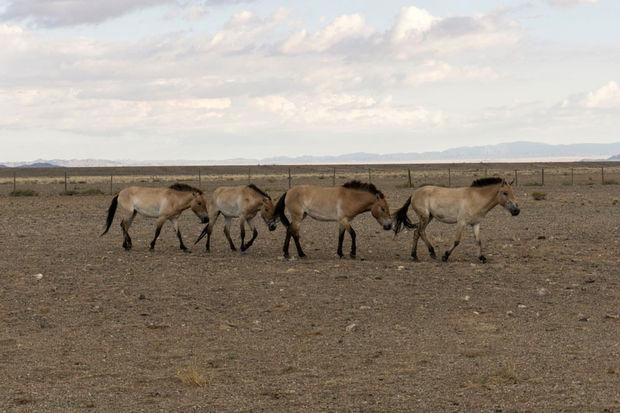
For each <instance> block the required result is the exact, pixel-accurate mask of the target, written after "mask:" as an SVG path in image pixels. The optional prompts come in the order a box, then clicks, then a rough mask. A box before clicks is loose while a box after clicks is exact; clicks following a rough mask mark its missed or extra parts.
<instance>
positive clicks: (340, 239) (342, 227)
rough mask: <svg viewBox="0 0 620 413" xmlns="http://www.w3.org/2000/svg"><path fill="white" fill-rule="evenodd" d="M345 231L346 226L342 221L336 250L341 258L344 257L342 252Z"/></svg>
mask: <svg viewBox="0 0 620 413" xmlns="http://www.w3.org/2000/svg"><path fill="white" fill-rule="evenodd" d="M345 231H346V228H345V226H344V224H342V223H340V225H339V226H338V250H337V251H336V253H337V254H338V256H339V257H340V258H342V257H344V254H343V253H342V243H343V242H344V233H345Z"/></svg>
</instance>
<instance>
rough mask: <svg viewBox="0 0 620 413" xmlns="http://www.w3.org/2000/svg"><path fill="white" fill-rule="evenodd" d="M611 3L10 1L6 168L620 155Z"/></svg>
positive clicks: (4, 74)
mask: <svg viewBox="0 0 620 413" xmlns="http://www.w3.org/2000/svg"><path fill="white" fill-rule="evenodd" d="M618 16H620V2H619V1H616V0H529V1H519V0H516V1H508V0H505V1H486V0H480V1H454V0H445V1H440V0H417V1H416V0H409V1H400V0H382V1H376V0H375V1H369V0H340V1H333V0H313V1H312V2H309V1H295V0H294V1H278V0H253V1H252V0H247V1H244V0H106V1H105V2H104V1H99V2H93V1H90V0H71V1H67V0H0V162H1V161H7V162H12V161H28V160H34V159H83V158H97V159H114V160H121V159H132V160H173V159H183V160H209V159H213V160H221V159H230V158H265V157H271V156H282V155H288V156H299V155H337V154H344V153H353V152H374V153H396V152H423V151H431V150H443V149H447V148H451V147H456V146H475V145H487V144H496V143H503V142H511V141H522V140H528V141H536V142H545V143H552V144H554V143H577V142H580V143H581V142H617V141H620V132H619V130H620V128H619V125H620V25H619V24H618V22H617V17H618Z"/></svg>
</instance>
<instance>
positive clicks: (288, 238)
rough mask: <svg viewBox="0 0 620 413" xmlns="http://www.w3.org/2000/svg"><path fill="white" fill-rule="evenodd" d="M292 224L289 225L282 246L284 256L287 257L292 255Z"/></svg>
mask: <svg viewBox="0 0 620 413" xmlns="http://www.w3.org/2000/svg"><path fill="white" fill-rule="evenodd" d="M291 235H292V232H291V226H290V225H289V226H288V228H286V238H284V245H283V246H282V252H283V253H284V258H285V259H287V260H288V259H289V258H290V257H291V256H290V254H289V252H288V251H289V245H290V244H291Z"/></svg>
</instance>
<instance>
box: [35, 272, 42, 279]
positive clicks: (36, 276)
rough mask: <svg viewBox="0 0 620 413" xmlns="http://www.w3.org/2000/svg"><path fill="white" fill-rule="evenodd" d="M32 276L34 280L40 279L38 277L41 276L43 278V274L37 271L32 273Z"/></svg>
mask: <svg viewBox="0 0 620 413" xmlns="http://www.w3.org/2000/svg"><path fill="white" fill-rule="evenodd" d="M33 277H34V278H35V279H36V280H40V279H42V278H43V274H41V273H39V274H34V275H33Z"/></svg>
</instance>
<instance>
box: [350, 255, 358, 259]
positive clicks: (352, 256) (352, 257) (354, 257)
mask: <svg viewBox="0 0 620 413" xmlns="http://www.w3.org/2000/svg"><path fill="white" fill-rule="evenodd" d="M349 257H351V259H352V260H354V259H356V258H357V255H355V254H349Z"/></svg>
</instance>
